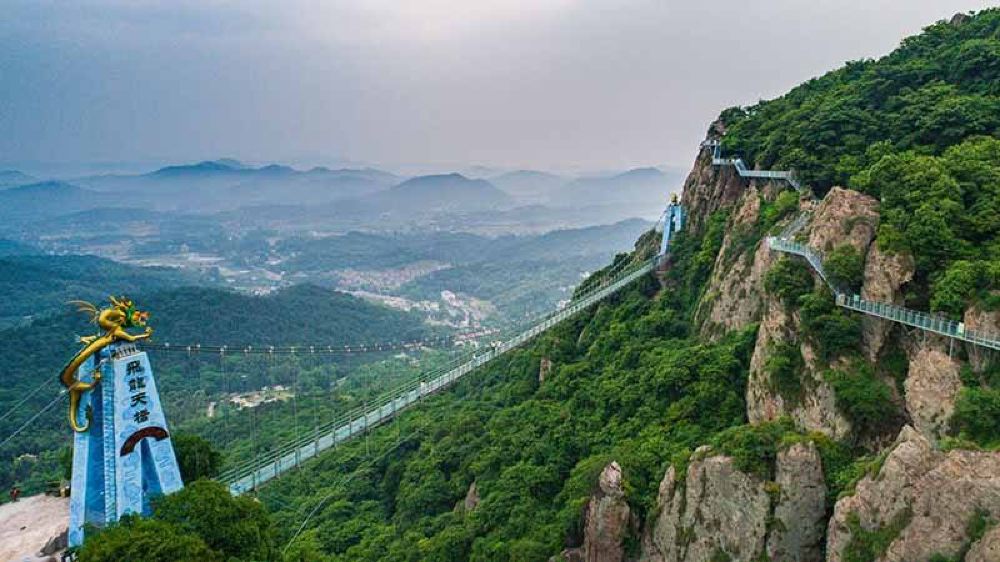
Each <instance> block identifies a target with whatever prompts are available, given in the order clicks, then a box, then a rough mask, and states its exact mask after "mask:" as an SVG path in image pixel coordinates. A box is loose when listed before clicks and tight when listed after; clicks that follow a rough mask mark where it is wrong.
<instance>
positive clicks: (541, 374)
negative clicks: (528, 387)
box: [538, 357, 552, 384]
mask: <svg viewBox="0 0 1000 562" xmlns="http://www.w3.org/2000/svg"><path fill="white" fill-rule="evenodd" d="M551 372H552V360H551V359H549V358H548V357H542V360H541V361H540V362H539V363H538V384H542V383H543V382H545V377H547V376H549V373H551Z"/></svg>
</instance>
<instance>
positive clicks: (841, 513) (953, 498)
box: [826, 426, 1000, 562]
mask: <svg viewBox="0 0 1000 562" xmlns="http://www.w3.org/2000/svg"><path fill="white" fill-rule="evenodd" d="M977 510H985V511H986V512H988V513H990V514H992V516H994V517H996V516H997V515H1000V453H995V452H977V451H961V450H953V451H950V452H948V453H943V452H941V451H937V450H935V449H934V447H933V445H932V444H931V442H930V441H929V440H928V439H927V438H926V437H924V436H923V435H921V434H920V432H918V431H917V430H915V429H913V428H912V427H909V426H906V427H904V428H903V430H902V431H901V432H900V434H899V436H898V437H897V439H896V443H895V445H894V446H893V448H892V450H891V452H890V453H889V455H888V457H887V458H886V460H885V463H884V464H883V465H882V468H881V470H879V472H878V474H877V475H875V477H870V476H866V477H865V478H863V479H862V480H861V481H860V482H859V483H858V485H857V488H856V491H855V493H854V495H852V496H849V497H846V498H843V499H841V500H840V501H838V502H837V505H836V508H835V509H834V514H833V517H832V518H831V519H830V523H829V526H828V530H827V549H826V550H827V560H828V562H840V561H841V560H844V557H843V556H844V549H845V547H847V546H848V544H850V543H851V540H852V538H854V537H852V532H851V529H850V526H849V525H848V518H849V516H851V515H852V514H854V515H855V516H856V517H857V518H858V522H859V523H860V525H861V527H862V528H863V529H866V530H869V531H873V530H876V529H884V528H887V527H888V526H889V525H890V524H891V523H893V522H896V523H900V524H902V529H901V531H900V532H899V533H898V535H897V536H895V537H894V538H893V539H892V541H891V542H890V544H889V546H888V548H887V549H886V552H885V553H884V555H883V556H882V557H880V558H879V560H885V561H889V562H905V561H913V560H929V559H930V558H931V557H932V556H933V555H934V554H937V553H940V554H943V555H945V556H955V555H956V554H958V553H959V552H960V550H961V549H962V548H963V547H964V546H965V545H966V544H967V542H968V537H966V527H967V525H968V523H969V521H970V520H971V518H972V517H973V516H974V515H975V513H976V511H977ZM986 539H987V538H986V537H984V539H983V541H980V543H982V544H980V545H979V546H978V548H979V551H986V549H987V548H995V546H993V545H995V544H996V538H990V542H989V543H987V542H986ZM974 546H975V545H974ZM977 552H978V551H977ZM977 556H978V554H977ZM969 559H974V558H969ZM986 559H989V560H992V558H986Z"/></svg>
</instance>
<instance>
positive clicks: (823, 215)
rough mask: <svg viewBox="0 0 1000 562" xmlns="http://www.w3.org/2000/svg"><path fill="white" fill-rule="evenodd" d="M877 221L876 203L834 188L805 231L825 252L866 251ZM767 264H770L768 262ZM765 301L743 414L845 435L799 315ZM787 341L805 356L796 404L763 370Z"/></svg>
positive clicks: (759, 289) (760, 289)
mask: <svg viewBox="0 0 1000 562" xmlns="http://www.w3.org/2000/svg"><path fill="white" fill-rule="evenodd" d="M878 220H879V215H878V201H876V200H875V199H873V198H871V197H869V196H867V195H864V194H861V193H858V192H857V191H852V190H849V189H843V188H839V187H835V188H833V189H832V190H830V192H829V193H828V194H827V196H826V197H825V198H824V199H823V201H821V202H820V203H819V204H818V205H816V206H815V208H814V209H813V217H812V220H811V221H810V223H809V225H808V230H807V232H808V236H809V244H810V245H811V246H812V247H814V248H817V249H820V250H823V251H829V250H831V249H833V248H835V247H837V246H840V245H842V244H850V245H851V246H854V247H855V248H856V249H857V250H858V251H859V252H860V253H861V254H862V255H864V254H865V253H866V252H867V251H868V247H869V246H870V245H871V242H872V240H873V239H874V237H875V231H876V228H877V226H878ZM766 265H767V266H770V263H767V264H766ZM803 267H808V266H806V265H803ZM873 267H874V266H873ZM763 273H766V271H764V272H762V274H763ZM911 275H912V273H911ZM900 284H901V283H900ZM755 292H757V293H758V294H762V295H764V290H763V287H761V286H759V285H758V286H757V287H756V288H755ZM763 301H764V304H763V310H764V312H763V317H762V318H761V320H760V330H759V331H758V333H757V342H756V345H755V346H754V352H753V357H752V358H751V360H750V380H749V382H748V384H747V417H748V418H749V419H750V422H751V423H760V422H762V421H768V420H774V419H777V418H779V417H781V416H786V415H787V416H790V417H791V418H792V419H793V420H794V421H795V424H796V426H797V427H798V428H799V429H801V430H803V431H820V432H823V433H825V434H826V435H829V436H830V437H832V438H834V439H843V438H845V437H847V436H849V435H850V434H851V423H850V422H849V421H848V420H847V418H845V417H844V416H843V415H842V414H841V413H840V412H839V411H838V410H837V407H836V397H835V396H834V392H833V389H832V388H831V387H830V385H829V384H828V383H827V382H826V381H825V380H824V378H823V376H822V373H823V372H824V371H825V370H826V368H827V366H826V365H823V364H820V362H819V360H818V359H817V357H816V353H815V352H814V351H813V349H812V347H811V346H810V345H809V344H808V343H807V342H799V340H800V338H799V336H798V334H799V333H800V332H801V330H800V327H799V321H798V318H797V317H795V316H791V315H789V313H788V312H787V310H786V307H785V305H784V303H782V302H780V301H779V300H778V299H777V298H776V297H773V296H771V295H764V296H763ZM786 342H791V343H795V342H799V348H800V352H801V353H802V357H803V359H804V360H805V368H804V369H803V371H802V373H801V376H800V379H801V387H802V392H801V396H799V397H797V398H796V400H795V401H794V403H790V402H789V401H788V400H787V399H786V398H785V397H782V396H781V395H780V394H779V393H778V392H777V390H776V388H775V386H776V385H774V384H773V383H772V381H771V380H770V376H769V375H768V373H767V372H766V368H765V366H766V364H767V360H768V358H769V357H770V355H771V353H772V350H773V348H774V346H775V345H776V344H778V343H786Z"/></svg>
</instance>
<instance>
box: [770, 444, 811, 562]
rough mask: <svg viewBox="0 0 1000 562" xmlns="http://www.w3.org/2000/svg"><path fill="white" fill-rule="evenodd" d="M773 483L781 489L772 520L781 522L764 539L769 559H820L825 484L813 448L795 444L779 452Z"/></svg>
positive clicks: (807, 561) (806, 561) (794, 561)
mask: <svg viewBox="0 0 1000 562" xmlns="http://www.w3.org/2000/svg"><path fill="white" fill-rule="evenodd" d="M775 482H776V483H777V484H778V488H779V490H780V497H779V498H778V504H777V505H776V506H775V508H774V519H775V520H776V521H780V522H781V524H780V525H776V526H775V529H774V530H773V531H771V534H770V536H769V537H768V538H767V554H768V556H770V557H771V560H786V561H788V562H814V561H819V560H822V559H823V554H822V543H823V528H824V527H825V526H826V502H825V497H826V481H825V480H824V479H823V462H822V460H821V459H820V456H819V451H817V450H816V445H815V444H814V443H813V442H812V441H809V442H807V443H796V444H794V445H792V446H791V447H789V448H788V449H786V450H784V451H781V452H779V453H778V460H777V463H776V466H775Z"/></svg>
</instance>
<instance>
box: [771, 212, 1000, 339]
mask: <svg viewBox="0 0 1000 562" xmlns="http://www.w3.org/2000/svg"><path fill="white" fill-rule="evenodd" d="M801 216H806V215H805V214H804V213H803V214H802V215H800V218H801ZM798 220H799V218H796V220H795V221H793V223H792V225H795V224H796V222H798ZM803 224H804V222H803ZM792 225H790V226H792ZM801 227H802V226H801V225H799V226H798V228H801ZM796 230H797V229H796ZM793 233H794V232H793ZM767 244H768V246H769V247H770V248H771V249H773V250H777V251H779V252H785V253H789V254H795V255H798V256H801V257H803V258H805V259H806V261H808V262H809V265H810V266H812V268H813V269H814V270H815V271H816V273H818V274H819V276H820V277H821V278H822V279H823V281H824V282H825V283H826V284H827V286H828V287H830V290H831V291H833V294H834V297H835V299H836V302H837V305H838V306H841V307H843V308H847V309H849V310H854V311H856V312H861V313H863V314H867V315H869V316H875V317H877V318H881V319H884V320H890V321H892V322H898V323H900V324H905V325H907V326H912V327H914V328H919V329H921V330H926V331H928V332H932V333H935V334H939V335H942V336H946V337H949V338H953V339H956V340H961V341H964V342H968V343H971V344H973V345H977V346H980V347H985V348H988V349H993V350H998V351H1000V334H995V333H990V332H985V331H980V330H970V329H968V328H966V327H965V323H964V322H955V321H954V320H949V319H947V318H943V317H941V316H934V315H931V314H928V313H926V312H920V311H918V310H912V309H909V308H906V307H902V306H898V305H895V304H891V303H884V302H876V301H869V300H865V299H863V298H861V295H858V294H855V293H850V294H849V293H847V292H846V291H843V290H841V289H840V288H838V287H836V286H835V285H834V284H833V283H832V282H831V281H830V279H829V278H828V277H827V273H826V270H825V269H824V268H823V255H822V254H821V253H820V252H818V251H817V250H814V249H813V248H811V247H809V246H807V245H805V244H800V243H798V242H792V241H791V240H789V239H788V237H785V236H784V235H783V237H778V236H770V237H768V238H767Z"/></svg>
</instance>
